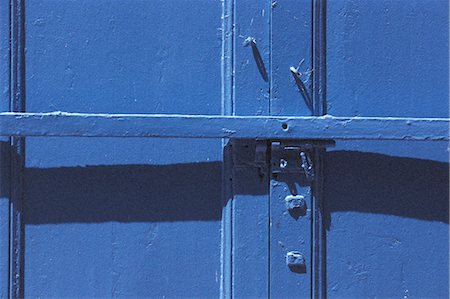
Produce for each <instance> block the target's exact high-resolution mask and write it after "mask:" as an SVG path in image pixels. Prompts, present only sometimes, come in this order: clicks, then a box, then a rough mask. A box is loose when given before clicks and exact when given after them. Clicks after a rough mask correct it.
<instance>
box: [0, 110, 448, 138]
mask: <svg viewBox="0 0 450 299" xmlns="http://www.w3.org/2000/svg"><path fill="white" fill-rule="evenodd" d="M449 124H450V119H448V118H406V117H405V118H401V117H334V116H329V115H326V116H320V117H313V116H303V117H302V116H298V117H293V116H290V117H288V116H279V117H273V116H265V117H264V116H208V115H167V114H165V115H163V114H156V115H155V114H149V115H145V114H142V115H139V114H135V115H133V114H81V113H66V112H50V113H8V112H6V113H0V135H3V136H78V137H185V138H260V139H275V140H276V139H336V140H354V139H359V140H405V141H408V140H417V141H420V140H427V141H445V140H449ZM196 128H198V129H196Z"/></svg>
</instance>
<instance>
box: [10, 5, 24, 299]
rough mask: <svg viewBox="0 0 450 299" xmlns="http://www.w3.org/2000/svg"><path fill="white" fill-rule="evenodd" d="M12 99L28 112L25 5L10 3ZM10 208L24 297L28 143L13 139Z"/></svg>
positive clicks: (17, 284)
mask: <svg viewBox="0 0 450 299" xmlns="http://www.w3.org/2000/svg"><path fill="white" fill-rule="evenodd" d="M10 9H11V12H10V14H11V32H10V41H11V97H10V110H11V111H14V112H25V60H24V59H25V57H24V56H25V53H24V44H25V32H24V2H23V0H11V7H10ZM11 151H12V154H11V176H10V177H11V185H10V194H11V204H10V219H11V221H10V231H11V235H10V240H11V241H10V242H11V248H10V267H11V270H10V273H11V274H10V275H11V276H10V297H11V298H23V297H24V279H23V278H24V277H23V272H24V271H23V270H24V268H23V267H24V265H23V260H24V228H23V219H22V218H23V206H22V195H23V194H22V192H23V188H22V186H23V166H24V154H25V139H24V138H17V137H13V138H11Z"/></svg>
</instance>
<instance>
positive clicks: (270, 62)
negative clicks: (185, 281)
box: [267, 0, 273, 299]
mask: <svg viewBox="0 0 450 299" xmlns="http://www.w3.org/2000/svg"><path fill="white" fill-rule="evenodd" d="M272 17H273V6H272V0H269V115H272V96H273V76H272V75H273V72H272V67H273V64H272V24H273V23H272ZM267 150H268V153H267V156H268V157H269V158H268V160H267V163H268V166H267V168H268V169H267V170H268V175H267V179H268V186H267V190H268V192H269V196H268V200H269V204H268V211H267V216H268V218H269V221H268V223H267V234H268V236H267V240H268V244H267V254H268V257H267V273H268V274H267V297H268V298H269V299H270V280H271V277H270V262H271V261H270V259H271V253H270V248H271V247H270V246H271V242H270V233H271V232H270V223H271V221H272V217H271V213H270V212H271V211H270V207H271V204H270V202H271V195H272V193H271V189H270V188H271V181H272V163H271V162H272V158H271V157H272V142H271V141H270V140H269V142H268V144H267Z"/></svg>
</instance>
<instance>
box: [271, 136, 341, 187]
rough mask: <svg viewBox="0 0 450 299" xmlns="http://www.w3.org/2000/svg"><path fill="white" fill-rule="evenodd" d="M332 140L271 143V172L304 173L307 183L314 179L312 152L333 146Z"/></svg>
mask: <svg viewBox="0 0 450 299" xmlns="http://www.w3.org/2000/svg"><path fill="white" fill-rule="evenodd" d="M334 145H335V142H334V141H333V140H296V141H284V142H273V143H272V173H281V172H283V173H304V175H305V179H306V180H307V182H308V183H311V182H312V181H313V180H314V165H313V159H312V156H311V155H312V152H313V150H314V149H315V148H326V147H333V146H334Z"/></svg>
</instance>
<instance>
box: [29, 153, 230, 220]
mask: <svg viewBox="0 0 450 299" xmlns="http://www.w3.org/2000/svg"><path fill="white" fill-rule="evenodd" d="M221 184H222V163H221V162H212V163H192V164H172V165H117V166H92V167H62V168H27V169H25V195H24V196H25V198H24V211H25V213H24V214H25V223H26V224H41V223H66V222H105V221H119V222H135V221H138V222H139V221H146V222H147V221H149V222H152V221H155V222H156V221H157V222H160V221H188V220H219V219H221V209H222V185H221Z"/></svg>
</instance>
